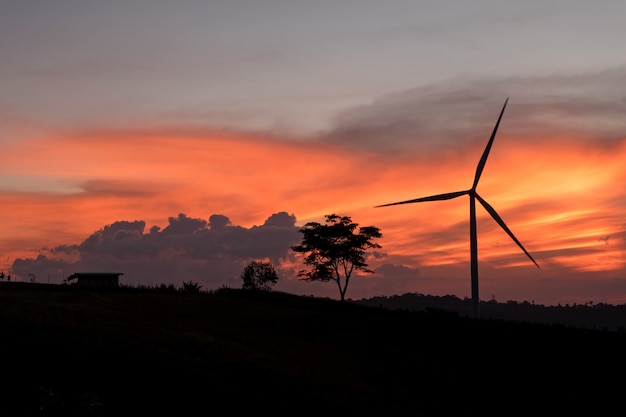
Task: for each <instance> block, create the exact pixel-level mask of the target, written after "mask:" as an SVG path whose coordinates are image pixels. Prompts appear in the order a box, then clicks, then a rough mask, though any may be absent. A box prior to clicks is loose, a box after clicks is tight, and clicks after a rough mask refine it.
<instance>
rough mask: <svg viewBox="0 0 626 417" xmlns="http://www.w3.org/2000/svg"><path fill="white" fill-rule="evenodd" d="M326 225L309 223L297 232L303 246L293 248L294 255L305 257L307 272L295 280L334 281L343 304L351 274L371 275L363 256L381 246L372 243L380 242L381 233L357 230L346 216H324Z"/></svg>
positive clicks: (378, 231) (377, 230) (362, 229)
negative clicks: (363, 273)
mask: <svg viewBox="0 0 626 417" xmlns="http://www.w3.org/2000/svg"><path fill="white" fill-rule="evenodd" d="M325 217H326V221H325V224H321V223H317V222H309V223H307V224H305V225H304V227H303V228H302V229H300V233H302V235H303V238H302V243H301V244H300V245H296V246H292V247H291V249H292V250H293V251H294V252H296V253H302V254H303V255H305V257H304V264H305V265H308V266H311V267H312V268H311V269H310V270H301V271H300V272H299V273H298V276H300V277H303V278H302V279H303V280H305V281H323V282H329V281H333V282H335V283H336V284H337V287H338V288H339V295H340V298H341V301H344V299H345V295H346V291H347V289H348V284H349V283H350V278H351V276H352V273H353V272H355V271H362V272H367V273H371V272H374V271H372V270H369V269H368V268H367V266H368V265H367V263H365V254H366V251H367V250H368V249H376V248H380V247H381V246H380V245H379V244H377V243H374V242H373V239H375V238H381V237H382V233H381V232H380V229H379V228H377V227H374V226H367V227H360V228H359V229H358V230H359V231H358V233H355V231H356V230H357V228H358V227H359V225H358V223H353V222H352V219H351V218H350V217H348V216H338V215H336V214H327V215H326V216H325Z"/></svg>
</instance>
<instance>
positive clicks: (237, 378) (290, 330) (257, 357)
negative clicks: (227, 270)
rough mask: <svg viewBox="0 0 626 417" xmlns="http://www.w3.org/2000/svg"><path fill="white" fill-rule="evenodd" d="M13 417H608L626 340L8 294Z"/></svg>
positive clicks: (2, 407) (266, 309) (250, 301)
mask: <svg viewBox="0 0 626 417" xmlns="http://www.w3.org/2000/svg"><path fill="white" fill-rule="evenodd" d="M0 334H1V335H2V339H1V341H0V358H1V359H2V365H1V368H0V372H1V373H0V375H1V380H2V382H1V385H0V416H40V415H41V416H43V415H59V416H61V415H63V416H83V415H84V416H88V415H100V416H123V415H134V416H152V415H158V416H161V415H168V416H196V415H198V416H200V415H202V416H210V415H217V416H222V415H243V414H244V413H246V414H247V413H254V414H270V415H294V416H303V415H306V416H313V415H315V416H318V415H349V416H353V415H354V416H356V415H363V416H404V415H406V416H418V415H442V416H450V415H464V414H468V415H469V414H472V415H474V414H483V415H524V414H533V415H549V414H554V415H564V414H567V413H571V412H576V414H577V415H578V414H579V413H584V412H592V415H599V414H603V412H605V411H607V410H612V409H615V408H620V409H621V408H622V406H623V404H624V378H625V375H626V374H625V373H624V371H626V359H625V358H626V333H623V332H609V331H600V330H584V329H573V328H567V327H562V326H554V325H539V324H534V325H533V324H528V323H526V324H524V323H518V322H512V321H499V320H486V319H482V320H475V319H469V318H463V317H454V316H449V315H446V314H442V313H436V312H431V313H427V312H409V311H400V310H395V311H394V310H388V309H384V308H376V307H366V306H363V305H357V304H354V303H343V304H342V303H340V302H338V301H334V300H328V299H316V298H312V297H301V296H294V295H289V294H284V293H277V292H267V293H255V292H244V291H241V290H222V291H217V292H215V293H212V294H206V293H201V294H185V293H176V292H174V293H158V292H150V291H147V290H143V291H139V290H128V289H127V290H119V291H108V292H98V291H86V290H80V289H77V288H71V287H67V286H50V287H48V286H44V285H22V286H13V285H5V284H3V285H0Z"/></svg>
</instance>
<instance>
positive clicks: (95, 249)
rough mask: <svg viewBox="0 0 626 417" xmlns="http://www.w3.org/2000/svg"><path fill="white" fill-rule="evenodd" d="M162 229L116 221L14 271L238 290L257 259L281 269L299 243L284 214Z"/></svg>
mask: <svg viewBox="0 0 626 417" xmlns="http://www.w3.org/2000/svg"><path fill="white" fill-rule="evenodd" d="M168 222H169V223H168V225H167V226H166V227H165V228H163V230H160V228H159V227H158V226H153V227H152V228H150V230H148V231H147V232H146V230H145V228H146V224H145V222H144V221H142V220H135V221H125V220H123V221H116V222H114V223H112V224H110V225H106V226H104V227H103V228H102V229H100V230H98V231H96V232H94V233H92V234H91V235H90V236H88V237H87V238H86V239H85V240H84V241H83V242H82V243H80V244H77V245H60V246H57V247H53V248H51V249H45V248H44V249H42V254H40V255H38V256H37V257H36V258H30V259H22V258H18V259H16V260H15V261H14V263H13V266H12V271H13V273H14V274H15V275H17V276H18V277H21V278H22V279H26V277H28V276H30V275H29V274H34V275H35V276H49V275H50V274H51V272H52V274H53V275H54V278H53V280H54V281H55V282H57V283H58V282H60V279H61V278H66V277H67V276H68V275H69V274H71V273H72V272H80V271H119V272H123V273H124V280H123V282H126V283H128V284H135V285H136V284H139V283H141V284H142V285H151V284H155V285H158V284H161V283H174V284H180V283H182V281H185V280H193V281H196V282H199V283H201V284H202V285H204V287H205V288H214V287H218V286H221V285H227V284H228V285H229V286H238V285H239V284H240V283H238V282H237V279H238V277H239V274H240V273H241V271H242V270H243V267H244V266H245V265H246V264H247V263H248V262H250V261H251V260H256V259H269V260H271V261H272V262H273V263H275V264H276V265H278V263H279V262H280V260H281V259H282V258H287V257H289V256H290V255H289V251H290V248H291V246H292V245H295V244H296V243H297V242H298V239H299V235H298V230H299V228H298V227H297V226H296V218H295V216H294V215H290V214H287V213H286V212H279V213H275V214H273V215H271V216H270V217H268V218H267V220H266V221H265V223H264V224H262V225H261V226H252V227H250V228H245V227H241V226H235V225H233V224H232V223H231V222H230V219H229V218H228V217H226V216H224V215H219V214H213V215H211V216H210V218H209V221H207V220H204V219H200V218H190V217H188V216H187V215H185V214H183V213H180V214H179V215H178V216H177V217H170V218H169V220H168Z"/></svg>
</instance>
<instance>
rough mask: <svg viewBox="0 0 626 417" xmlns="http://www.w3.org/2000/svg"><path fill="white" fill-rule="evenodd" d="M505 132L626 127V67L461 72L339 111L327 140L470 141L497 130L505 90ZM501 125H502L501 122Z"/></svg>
mask: <svg viewBox="0 0 626 417" xmlns="http://www.w3.org/2000/svg"><path fill="white" fill-rule="evenodd" d="M507 97H508V98H509V106H508V108H507V111H506V116H505V119H503V120H505V122H503V123H504V124H505V126H502V127H501V129H506V134H507V135H511V136H544V137H546V136H549V135H553V134H555V133H559V134H563V133H565V132H569V133H575V135H576V136H593V137H594V138H596V137H598V136H600V137H602V138H607V139H615V138H620V137H623V136H624V132H625V131H626V118H624V112H625V110H626V67H620V68H616V69H611V70H606V71H602V72H596V73H581V74H564V75H563V74H561V75H547V76H543V77H539V76H535V77H530V76H526V77H521V76H520V77H508V78H490V79H482V78H476V79H472V78H468V77H465V78H458V79H451V80H446V81H445V82H441V83H438V84H431V85H427V86H422V87H418V88H414V89H410V90H406V91H401V92H396V93H392V94H388V95H385V96H383V97H380V98H377V99H375V100H373V101H372V102H371V103H370V104H368V105H364V106H359V107H355V108H352V109H349V110H347V111H344V112H342V113H340V114H338V115H337V117H336V119H335V122H334V127H333V129H332V130H331V131H329V132H328V133H327V135H326V137H325V138H324V140H328V141H333V142H339V143H344V144H347V145H353V146H358V147H365V148H372V149H377V150H380V151H381V152H386V151H398V150H406V149H418V150H422V151H429V150H430V151H432V150H433V149H436V148H446V147H450V146H455V147H464V146H467V145H468V144H470V143H471V142H472V141H473V140H475V139H480V140H485V139H486V138H488V136H489V135H490V134H491V131H492V129H493V127H494V124H495V121H496V120H497V116H498V114H499V112H500V109H501V108H502V105H503V104H504V101H505V99H506V98H507ZM500 131H501V130H500Z"/></svg>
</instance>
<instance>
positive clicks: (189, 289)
mask: <svg viewBox="0 0 626 417" xmlns="http://www.w3.org/2000/svg"><path fill="white" fill-rule="evenodd" d="M200 288H202V285H200V284H198V283H197V282H193V281H189V282H185V281H183V286H182V288H181V291H182V292H184V293H188V294H197V293H199V292H200Z"/></svg>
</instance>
